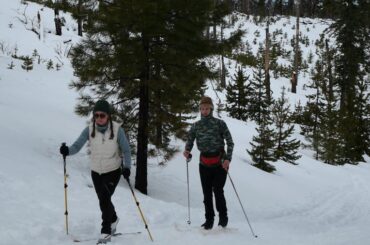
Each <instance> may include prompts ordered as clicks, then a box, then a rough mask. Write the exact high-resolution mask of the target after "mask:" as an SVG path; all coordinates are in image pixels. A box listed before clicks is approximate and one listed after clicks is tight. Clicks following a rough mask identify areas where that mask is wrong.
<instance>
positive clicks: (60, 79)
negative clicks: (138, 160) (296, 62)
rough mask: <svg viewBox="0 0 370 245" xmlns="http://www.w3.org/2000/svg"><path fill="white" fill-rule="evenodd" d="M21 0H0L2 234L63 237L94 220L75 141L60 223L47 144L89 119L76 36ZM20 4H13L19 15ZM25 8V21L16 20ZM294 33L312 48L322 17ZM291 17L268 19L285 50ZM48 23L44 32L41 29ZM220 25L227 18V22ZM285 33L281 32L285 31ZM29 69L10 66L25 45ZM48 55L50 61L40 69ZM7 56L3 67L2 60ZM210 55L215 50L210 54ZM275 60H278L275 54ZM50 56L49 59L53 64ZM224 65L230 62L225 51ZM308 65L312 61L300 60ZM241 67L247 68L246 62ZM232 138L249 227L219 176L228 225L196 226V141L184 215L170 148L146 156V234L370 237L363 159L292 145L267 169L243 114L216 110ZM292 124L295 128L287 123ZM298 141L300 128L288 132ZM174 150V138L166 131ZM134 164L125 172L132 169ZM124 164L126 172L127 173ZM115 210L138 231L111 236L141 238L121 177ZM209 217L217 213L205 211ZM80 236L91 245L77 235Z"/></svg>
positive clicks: (180, 172)
mask: <svg viewBox="0 0 370 245" xmlns="http://www.w3.org/2000/svg"><path fill="white" fill-rule="evenodd" d="M20 2H21V1H20V0H13V1H7V0H0V5H1V6H2V7H1V9H0V23H1V24H0V33H1V36H0V45H2V46H1V47H2V49H0V112H1V115H2V116H1V120H0V135H1V137H0V166H1V168H0V185H1V187H2V188H1V192H0V210H1V211H0V216H1V218H2V224H1V229H0V244H1V245H3V244H4V245H23V244H24V245H31V244H38V245H43V244H45V245H50V244H53V245H64V244H73V242H72V239H73V237H78V238H94V237H97V236H98V235H99V231H100V222H101V221H100V211H99V207H98V200H97V198H96V194H95V191H94V189H93V188H92V181H91V177H90V171H89V165H88V164H89V159H88V156H87V152H86V148H84V149H82V150H81V152H80V153H79V154H77V155H75V156H73V157H68V158H67V170H68V211H69V231H70V235H69V236H67V235H66V234H65V224H64V222H65V216H64V188H63V162H62V158H61V156H60V154H59V152H58V149H59V146H60V143H61V142H67V144H71V143H73V141H74V140H75V139H76V138H77V137H78V135H79V134H80V132H81V131H82V129H83V128H84V127H85V125H86V123H87V121H88V120H89V119H88V118H81V117H79V116H77V115H76V114H75V113H74V106H75V104H76V103H77V97H78V94H77V93H76V92H75V91H72V90H70V89H69V87H68V84H69V83H70V82H71V80H73V79H76V78H75V77H74V76H73V69H72V67H71V64H70V61H69V60H68V57H67V54H68V50H69V49H70V48H71V45H73V44H74V43H76V42H78V40H79V37H78V36H77V35H76V31H75V24H74V22H73V20H72V19H71V17H70V15H68V14H66V13H63V17H64V18H65V19H66V26H65V27H63V32H64V34H63V36H61V37H59V36H55V35H54V34H53V30H54V23H53V11H52V10H50V9H47V8H43V10H42V11H41V9H42V7H41V6H39V5H37V4H33V3H29V4H28V5H27V6H26V5H23V4H21V3H20ZM37 11H40V13H41V20H42V21H41V24H40V27H39V28H40V29H37V30H43V31H42V38H41V39H39V37H38V35H36V33H35V32H34V31H32V30H29V29H32V21H31V20H35V18H36V16H37ZM23 13H24V14H23ZM24 16H26V17H27V18H28V22H27V23H28V24H25V23H22V20H24ZM243 18H244V17H243V16H242V15H240V16H239V17H238V20H237V23H236V25H235V28H236V27H239V26H240V27H241V28H245V29H246V30H248V32H247V33H246V35H245V37H244V42H246V41H247V40H248V42H249V43H250V44H251V45H252V43H253V40H254V38H257V37H256V36H255V34H254V33H255V32H256V30H260V33H261V35H260V36H259V37H258V38H257V44H256V45H253V46H252V51H253V52H256V51H257V48H258V43H259V42H262V41H263V39H264V37H263V32H264V29H263V27H262V26H256V25H255V24H254V23H253V22H252V21H247V20H246V19H243ZM302 21H304V22H305V23H307V24H306V26H305V28H302V32H303V34H304V35H305V36H307V37H308V38H309V45H308V47H306V48H305V49H304V54H303V56H304V57H307V56H308V55H309V53H310V52H312V53H313V54H314V53H315V50H314V43H315V40H316V39H317V38H319V35H320V33H322V32H323V30H324V29H325V28H326V26H327V24H325V21H323V20H319V19H317V20H309V19H305V20H302ZM293 25H294V20H293V18H292V19H290V20H289V19H286V18H281V19H280V20H278V21H277V22H276V23H275V24H273V26H272V27H271V30H272V31H273V30H277V29H283V34H281V35H280V36H279V38H282V42H283V43H285V47H286V49H287V50H288V49H289V45H290V39H291V38H292V36H293V35H294V30H293V27H292V26H293ZM49 31H50V32H51V33H49ZM230 31H231V29H230ZM285 32H287V36H286V38H285V37H284V33H285ZM35 49H36V50H37V53H38V54H39V57H40V58H39V59H40V64H38V57H34V62H33V69H32V70H30V71H26V70H24V69H22V68H21V66H22V64H23V61H22V60H20V59H18V58H12V55H13V56H14V54H15V51H16V54H17V56H32V53H33V52H34V50H35ZM49 60H52V62H53V64H54V69H50V70H48V69H47V63H48V62H49ZM12 62H13V64H14V65H15V66H14V67H13V69H8V67H9V65H10V64H11V63H12ZM215 62H216V61H215ZM280 62H281V64H284V63H286V62H287V61H285V60H281V61H280ZM57 63H58V64H59V65H60V69H59V70H57V69H56V67H55V65H56V64H57ZM226 64H227V66H228V67H229V70H228V72H229V74H230V76H232V75H233V74H234V72H235V70H236V68H237V66H236V65H235V62H234V61H232V60H230V61H226ZM311 65H312V64H311ZM246 71H247V72H250V71H251V70H250V69H248V68H247V69H246ZM308 77H309V75H308V73H306V74H304V73H303V74H302V77H300V83H299V86H298V93H297V94H291V93H288V96H289V100H290V103H291V105H292V106H294V104H295V103H297V101H299V100H300V101H302V102H304V101H305V100H306V99H305V95H306V94H307V93H308V92H309V91H308V90H304V89H303V86H304V84H305V83H307V81H308ZM282 86H285V87H290V85H289V80H288V79H287V78H283V77H278V78H276V79H275V78H274V79H273V80H272V89H273V92H274V96H278V95H279V94H280V89H281V87H282ZM207 94H208V95H210V96H211V97H213V98H214V99H217V98H218V97H219V98H220V99H221V100H222V101H224V98H225V95H224V94H223V93H221V92H217V94H216V93H215V91H214V90H213V89H212V83H211V82H210V83H209V89H208V91H207ZM221 116H222V119H223V120H225V121H226V123H227V124H228V126H229V128H230V131H231V133H232V135H233V138H234V141H235V151H234V157H233V161H232V165H231V168H230V176H231V178H232V180H233V182H234V183H235V185H236V188H237V191H238V194H239V196H240V198H241V200H242V202H243V204H244V205H245V209H246V212H247V214H248V217H249V220H250V222H251V225H252V227H253V229H254V231H255V233H256V234H257V235H258V238H254V237H253V236H252V235H251V233H250V229H249V226H248V224H247V222H246V220H245V217H244V216H243V213H242V210H241V208H240V205H239V202H238V199H237V197H236V195H235V193H234V190H233V188H232V185H231V183H230V181H229V180H228V182H227V184H226V187H225V195H226V200H227V203H228V209H229V220H230V223H229V226H228V228H227V229H224V230H223V229H221V228H215V229H213V230H211V231H209V232H205V231H202V230H200V229H198V227H199V225H200V224H201V223H202V222H203V216H204V215H203V203H202V198H203V196H202V190H201V185H200V179H199V172H198V164H197V161H196V159H198V157H199V152H198V151H197V150H194V151H193V155H194V156H193V161H192V162H191V163H190V169H189V171H190V197H191V221H192V223H191V226H188V225H187V223H186V221H187V219H188V216H187V214H188V213H187V185H186V165H185V161H184V158H183V157H182V155H181V154H177V155H176V156H175V157H174V158H173V159H172V160H171V161H170V162H168V163H167V164H166V165H165V166H159V165H158V163H157V161H156V159H150V160H149V169H148V178H149V180H148V182H149V186H148V192H149V195H148V196H144V195H141V194H140V193H138V192H136V195H137V198H138V199H139V201H140V206H141V208H142V210H143V212H144V215H145V218H146V219H147V221H148V224H149V229H150V230H151V233H152V235H153V237H154V241H155V243H156V244H180V245H182V244H189V243H191V244H193V245H198V244H199V245H200V244H206V243H209V244H212V245H218V244H220V245H221V244H223V245H224V244H233V245H234V244H235V245H244V244H256V245H297V244H299V245H313V244H315V245H344V244H346V245H347V244H349V243H350V244H352V245H366V244H367V243H368V241H369V240H370V234H369V233H368V231H367V230H368V229H367V227H369V225H370V211H369V208H368V207H369V206H370V187H369V186H370V178H369V177H368V176H369V175H370V165H369V164H370V159H369V158H366V161H367V162H366V163H361V164H359V165H358V166H353V165H344V166H341V167H338V166H330V165H326V164H324V163H322V162H319V161H316V160H315V159H314V158H313V153H312V151H310V150H309V149H300V151H299V152H300V154H301V155H302V158H301V159H299V160H298V164H299V165H297V166H293V165H290V164H287V163H285V162H282V161H278V162H276V163H274V165H275V166H276V168H277V171H276V172H275V173H274V174H268V173H265V172H262V171H261V170H259V169H257V168H255V167H253V166H251V158H250V156H249V155H248V154H247V153H246V149H247V148H248V149H249V148H250V144H249V142H250V141H251V140H252V137H253V135H254V134H255V133H256V131H255V127H256V125H255V123H254V122H248V123H245V122H241V121H238V120H235V119H232V118H229V117H228V116H227V115H226V114H224V113H223V114H221ZM297 130H298V127H297ZM295 136H296V137H297V138H299V139H300V140H302V141H304V139H302V136H301V135H300V134H299V133H298V132H296V135H295ZM173 144H175V145H177V146H178V147H179V148H180V149H182V148H183V145H184V142H182V141H180V140H174V141H173ZM134 169H135V168H134V167H133V172H134ZM134 175H135V173H133V174H132V176H131V181H133V180H134ZM113 201H114V203H115V206H116V210H117V213H118V215H119V217H120V219H121V221H120V223H119V225H118V231H120V232H123V233H127V232H128V233H129V232H136V231H141V234H137V235H133V234H128V235H124V236H120V237H116V238H113V240H112V243H111V244H112V245H114V244H140V245H141V244H152V242H151V241H150V240H149V237H148V235H147V233H146V230H145V229H144V225H143V223H142V221H141V218H140V215H139V212H138V210H137V207H136V204H135V202H134V200H133V198H132V196H131V192H130V190H129V188H128V186H127V183H125V182H124V181H123V180H121V182H120V184H119V186H118V188H117V189H116V192H115V195H114V199H113ZM216 220H217V218H216ZM83 244H94V242H90V243H89V242H85V243H83Z"/></svg>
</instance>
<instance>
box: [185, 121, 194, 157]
mask: <svg viewBox="0 0 370 245" xmlns="http://www.w3.org/2000/svg"><path fill="white" fill-rule="evenodd" d="M195 127H196V124H195V123H194V124H193V125H191V128H190V130H189V133H188V139H187V141H186V145H185V150H187V151H191V149H193V146H194V140H195V135H196V134H195V132H196V128H195Z"/></svg>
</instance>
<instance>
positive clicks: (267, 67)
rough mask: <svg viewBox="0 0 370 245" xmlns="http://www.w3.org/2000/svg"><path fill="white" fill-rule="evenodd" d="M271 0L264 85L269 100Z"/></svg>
mask: <svg viewBox="0 0 370 245" xmlns="http://www.w3.org/2000/svg"><path fill="white" fill-rule="evenodd" d="M270 4H271V1H269V2H268V5H267V9H266V15H267V23H266V41H265V87H266V94H267V99H268V101H269V102H271V84H270V6H271V5H270Z"/></svg>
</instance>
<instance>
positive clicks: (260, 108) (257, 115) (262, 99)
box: [247, 62, 275, 172]
mask: <svg viewBox="0 0 370 245" xmlns="http://www.w3.org/2000/svg"><path fill="white" fill-rule="evenodd" d="M253 77H254V79H253V80H255V81H254V82H252V86H255V87H254V90H255V91H256V94H255V97H254V98H253V100H252V102H251V104H252V105H253V112H252V114H251V115H252V118H253V119H255V120H256V122H257V125H258V127H257V128H256V130H257V133H258V135H257V136H253V142H251V143H250V144H251V145H252V149H251V150H250V151H249V150H247V152H248V153H249V155H251V157H252V160H253V162H254V166H255V167H257V168H260V169H262V170H264V171H266V172H273V171H275V167H274V166H272V165H271V164H270V163H269V162H271V161H275V158H274V151H273V148H274V141H273V139H274V132H273V130H272V129H270V128H269V125H271V123H272V121H271V116H270V104H269V100H268V98H267V94H266V87H265V86H264V79H263V63H262V62H259V64H258V67H257V69H256V70H255V71H254V74H253Z"/></svg>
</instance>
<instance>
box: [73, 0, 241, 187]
mask: <svg viewBox="0 0 370 245" xmlns="http://www.w3.org/2000/svg"><path fill="white" fill-rule="evenodd" d="M228 13H229V11H228V8H225V4H224V3H222V2H221V3H217V4H214V1H211V0H202V1H196V0H191V1H186V2H184V1H165V0H158V1H154V2H153V1H146V0H138V1H109V2H108V1H102V2H100V3H99V7H98V8H97V9H96V10H95V11H94V12H93V13H92V17H91V18H90V19H92V24H91V28H88V30H87V35H86V36H85V38H84V39H83V40H82V42H81V43H80V44H79V45H77V46H75V47H74V49H73V52H72V53H73V54H72V56H73V59H72V64H73V66H74V68H75V72H76V75H77V76H78V77H79V80H80V81H76V82H74V83H73V84H72V86H73V87H75V88H76V89H78V90H83V89H84V88H86V87H89V88H90V89H91V90H92V91H93V93H92V94H91V95H90V96H85V95H83V96H85V97H81V99H82V104H81V106H79V107H78V110H79V111H80V112H82V113H86V112H88V109H91V104H92V102H93V101H94V100H96V99H97V98H106V99H110V100H112V101H113V105H115V107H116V109H117V111H118V110H120V108H124V107H125V106H126V105H127V106H129V107H132V110H131V111H127V112H122V111H118V114H119V115H122V114H126V115H125V116H124V117H125V118H130V119H129V121H130V122H131V121H133V122H134V123H133V124H134V125H133V127H134V131H135V133H136V132H137V134H136V135H137V136H136V142H137V147H136V150H137V151H136V157H137V169H136V176H135V177H136V178H135V187H136V188H137V189H138V190H140V191H141V192H143V193H147V159H148V150H149V149H148V145H149V144H150V143H152V144H162V145H166V144H167V143H166V142H167V141H168V137H169V136H173V135H177V134H178V133H179V132H180V134H181V132H184V129H185V128H184V127H185V126H186V124H185V119H186V117H185V116H184V115H187V114H189V113H191V112H194V111H195V110H197V109H198V108H197V106H196V104H197V103H196V102H197V101H198V100H199V98H200V96H201V95H202V93H203V88H204V87H203V85H204V83H205V81H206V79H214V78H216V77H217V75H218V74H217V73H216V72H214V71H212V70H211V69H210V68H209V67H207V65H206V63H204V62H202V60H203V59H204V58H205V57H208V56H211V55H219V54H221V53H222V52H229V50H231V48H232V47H234V46H235V45H236V44H237V43H238V41H239V40H240V37H241V34H242V33H241V32H240V31H238V32H236V33H233V34H232V35H231V36H229V37H228V38H224V40H222V41H220V40H213V39H212V40H210V39H207V38H205V30H206V29H207V27H209V26H214V25H217V26H219V25H220V24H222V23H223V22H224V21H225V19H224V16H225V15H226V14H228ZM121 104H124V105H125V106H123V107H120V105H121ZM128 113H130V114H128ZM163 118H165V120H164V119H163ZM167 120H168V121H167ZM167 122H168V124H167ZM127 133H128V134H131V132H130V131H128V132H127ZM152 141H153V142H152ZM156 142H157V143H156Z"/></svg>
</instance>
